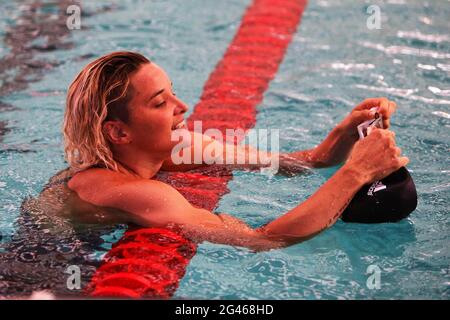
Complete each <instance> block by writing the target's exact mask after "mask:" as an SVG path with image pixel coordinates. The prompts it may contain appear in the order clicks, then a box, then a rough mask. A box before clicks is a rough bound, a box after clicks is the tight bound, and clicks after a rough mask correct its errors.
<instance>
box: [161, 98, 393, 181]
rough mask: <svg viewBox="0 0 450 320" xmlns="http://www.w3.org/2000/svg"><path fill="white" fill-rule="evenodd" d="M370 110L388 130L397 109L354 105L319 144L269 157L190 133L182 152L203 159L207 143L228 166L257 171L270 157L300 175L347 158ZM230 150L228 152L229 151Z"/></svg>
mask: <svg viewBox="0 0 450 320" xmlns="http://www.w3.org/2000/svg"><path fill="white" fill-rule="evenodd" d="M373 107H379V111H378V112H379V113H380V114H381V115H382V116H383V126H384V128H385V129H387V128H389V125H390V117H391V115H392V114H393V113H394V112H395V110H396V108H397V106H396V104H395V103H394V102H392V101H389V100H388V99H386V98H371V99H366V100H364V101H363V102H361V103H360V104H359V105H357V106H356V107H355V108H354V109H353V110H352V111H351V112H350V113H349V115H348V116H347V117H346V118H345V119H344V120H343V121H342V122H341V123H339V124H338V125H337V126H336V127H335V128H334V129H333V130H332V131H331V132H330V133H329V134H328V136H327V137H326V138H325V139H324V140H323V142H322V143H320V144H319V145H318V146H316V147H314V148H312V149H308V150H301V151H294V152H291V153H279V154H270V153H268V152H264V151H261V150H257V149H255V148H253V147H251V146H248V145H243V146H236V147H234V146H231V147H230V145H227V144H222V143H221V142H219V141H217V140H213V139H211V138H210V137H208V136H205V135H201V134H194V133H193V132H192V133H191V137H192V138H191V146H190V147H188V148H186V152H188V153H191V159H194V153H195V151H196V148H199V149H201V151H200V152H199V154H200V155H202V156H203V155H204V154H205V150H206V149H207V148H209V150H212V149H213V148H211V146H210V144H211V143H215V144H216V145H217V144H221V145H222V147H219V148H218V150H222V153H221V154H220V156H221V157H222V159H224V160H223V163H225V164H229V165H230V164H231V163H232V164H233V165H232V166H233V167H234V168H249V169H257V168H261V167H265V166H268V165H269V164H270V163H271V161H272V162H273V160H268V159H270V158H271V157H273V158H272V159H275V158H277V159H278V161H279V168H280V171H281V172H285V173H297V172H303V171H304V170H305V168H324V167H330V166H334V165H337V164H340V163H342V162H344V161H345V160H346V159H347V158H348V155H349V154H350V152H351V150H352V148H353V146H354V144H355V142H356V141H357V140H358V133H357V129H356V127H357V125H359V124H360V123H361V122H364V121H366V120H368V119H372V118H373V117H374V115H373V114H371V113H370V109H371V108H373ZM230 150H231V151H232V152H230ZM206 154H208V152H206ZM250 154H253V155H254V157H253V159H257V161H256V162H254V161H249V159H250ZM242 155H244V158H245V161H244V163H243V164H240V165H236V164H237V158H238V157H241V159H242ZM209 158H211V157H209ZM203 160H205V159H203ZM206 164H207V162H206V161H202V162H201V163H200V164H180V165H175V164H174V163H173V162H172V161H171V159H168V160H167V161H166V162H165V163H164V164H163V167H162V169H163V170H166V171H184V170H191V169H195V168H197V167H200V166H204V165H206Z"/></svg>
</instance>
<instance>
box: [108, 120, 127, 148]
mask: <svg viewBox="0 0 450 320" xmlns="http://www.w3.org/2000/svg"><path fill="white" fill-rule="evenodd" d="M103 134H104V136H105V139H106V140H108V141H109V142H111V143H114V144H127V143H130V142H131V135H130V134H129V132H128V130H127V127H126V125H125V124H124V123H123V122H122V121H106V122H105V123H104V124H103Z"/></svg>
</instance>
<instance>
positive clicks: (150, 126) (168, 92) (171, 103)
mask: <svg viewBox="0 0 450 320" xmlns="http://www.w3.org/2000/svg"><path fill="white" fill-rule="evenodd" d="M130 84H131V87H132V89H131V90H132V98H131V100H130V101H129V103H128V110H129V120H128V122H127V123H126V124H123V123H121V127H122V131H123V132H122V135H123V139H122V140H117V141H114V142H113V143H116V144H127V145H129V146H133V147H134V149H135V150H137V151H138V152H143V153H153V154H155V153H157V154H158V155H161V156H170V153H171V151H172V148H173V147H174V146H175V145H176V144H177V143H178V141H171V135H172V131H173V130H174V127H175V126H176V125H178V124H179V123H180V122H182V121H183V120H184V113H185V112H186V111H187V109H188V107H187V105H186V104H185V103H184V102H183V101H181V100H180V99H179V98H177V97H176V96H175V93H174V92H173V88H172V82H171V81H170V79H169V77H168V76H167V74H166V73H165V72H164V70H163V69H161V68H160V67H159V66H157V65H156V64H155V63H153V62H152V63H147V64H144V65H142V66H141V67H140V68H139V69H138V70H137V72H136V73H135V74H133V75H132V76H131V78H130Z"/></svg>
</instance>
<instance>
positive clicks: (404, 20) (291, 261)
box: [0, 0, 450, 299]
mask: <svg viewBox="0 0 450 320" xmlns="http://www.w3.org/2000/svg"><path fill="white" fill-rule="evenodd" d="M44 3H46V5H44V6H43V7H41V8H40V9H39V10H38V14H39V15H40V16H41V18H42V19H43V20H45V19H48V23H47V25H48V24H51V23H55V24H57V22H55V21H58V18H57V16H56V18H54V19H53V18H52V14H53V15H57V13H58V9H57V7H56V5H55V4H53V3H52V2H50V1H44ZM249 3H250V1H248V0H246V1H238V0H234V1H229V0H228V1H189V2H187V1H183V0H174V1H159V0H157V1H156V0H155V1H131V0H129V1H121V2H120V4H118V3H117V2H114V3H113V2H107V1H99V2H97V1H96V2H95V4H92V3H90V2H86V4H84V6H83V11H84V12H87V13H89V14H87V15H85V16H83V18H82V30H74V31H70V32H69V31H61V33H60V35H59V36H58V37H56V39H53V38H51V37H40V38H41V39H38V40H33V41H28V40H23V39H22V41H24V42H26V41H28V42H26V43H25V44H26V46H25V48H22V51H24V52H26V54H22V55H16V57H17V59H19V62H20V63H18V64H17V65H18V66H14V67H10V68H9V67H8V65H7V60H5V58H6V57H7V56H8V54H9V53H10V52H13V51H14V50H20V39H19V40H17V39H16V40H15V41H10V40H8V39H10V38H9V36H8V31H7V30H8V28H9V29H11V28H12V30H15V33H14V34H16V35H17V34H19V31H20V30H22V29H20V26H21V24H23V23H24V22H23V21H25V22H26V14H27V11H29V10H30V9H29V8H27V7H24V6H23V5H19V2H15V1H11V2H1V3H0V25H1V28H0V37H2V38H4V39H5V40H4V41H2V44H1V45H0V59H2V66H1V67H0V68H1V69H0V88H3V89H2V91H1V98H0V236H1V240H0V241H1V243H2V246H3V249H2V246H0V253H3V254H7V253H8V250H11V248H13V249H14V250H17V252H19V253H21V254H19V257H21V259H22V260H23V261H18V262H17V264H14V266H18V267H17V268H16V270H15V273H14V272H13V271H8V272H10V275H11V274H15V275H16V277H10V278H9V279H8V281H6V282H5V281H3V282H2V279H1V278H0V295H2V294H20V293H21V292H27V287H32V285H35V286H36V287H39V284H36V283H37V282H38V281H36V278H38V279H43V280H42V281H43V282H46V281H47V282H51V281H50V280H48V279H46V278H45V274H46V270H47V269H46V268H49V266H47V265H45V264H43V263H42V262H37V261H36V262H35V263H36V265H37V266H40V268H41V269H43V270H42V271H40V272H39V271H37V270H38V269H39V268H33V266H34V264H33V261H34V260H33V259H31V258H30V259H28V264H27V257H28V256H27V255H26V254H25V253H28V252H32V251H33V248H35V249H36V248H37V247H38V246H37V245H36V246H34V247H33V246H32V245H30V243H28V244H26V245H25V244H23V243H24V242H26V241H24V239H21V238H20V234H19V235H18V232H19V230H21V229H18V228H19V227H18V225H20V224H18V223H17V218H18V217H19V216H20V206H21V204H22V201H23V200H24V199H25V198H26V197H27V196H30V195H31V196H35V195H37V194H38V193H39V192H40V190H41V188H42V186H43V185H44V184H45V182H46V181H47V180H48V178H50V177H51V176H52V175H53V174H54V173H55V172H56V171H57V170H60V169H62V168H64V167H65V164H64V159H63V153H62V146H61V134H60V126H61V120H62V116H63V111H64V99H65V90H66V88H67V86H68V85H69V83H70V82H71V80H72V79H73V77H74V76H75V75H76V74H77V73H78V72H79V70H81V68H82V67H83V66H84V65H85V64H86V63H88V62H89V61H90V60H91V59H93V58H94V57H97V56H100V55H102V54H104V53H107V52H110V51H114V50H119V49H126V50H135V51H139V52H141V53H143V54H144V55H146V56H148V57H149V58H151V59H152V60H154V61H155V62H157V63H158V64H159V65H161V66H162V67H163V68H165V69H166V70H167V72H168V74H169V75H170V76H171V78H172V80H173V82H174V86H175V90H176V92H177V95H178V96H180V97H181V98H182V99H184V100H185V101H186V102H187V103H188V104H189V105H190V106H194V105H195V103H196V102H197V101H198V99H199V96H200V94H201V91H202V86H203V84H204V82H205V81H206V79H207V77H208V75H209V73H210V72H211V71H212V70H213V69H214V66H215V64H216V63H217V61H219V60H220V58H221V57H222V55H223V53H224V51H225V49H226V47H227V46H228V44H229V42H230V41H231V39H232V37H233V35H234V33H235V31H236V30H237V27H238V26H239V22H240V19H241V16H242V14H243V12H244V10H245V8H246V6H247V5H248V4H249ZM377 3H378V4H379V6H380V8H381V13H382V22H381V27H382V28H381V29H380V30H369V29H368V28H366V19H367V17H368V15H367V13H366V8H367V6H368V4H366V3H364V2H362V1H361V2H356V1H345V0H341V1H338V0H335V1H314V2H313V1H311V3H309V5H308V7H307V9H306V11H305V13H304V15H303V19H302V22H301V24H300V27H299V29H298V31H297V33H296V34H295V36H294V39H293V41H292V43H291V45H290V47H289V50H288V52H287V54H286V56H285V59H284V62H283V64H282V65H281V67H280V70H279V72H278V73H277V75H276V78H275V79H274V80H273V82H272V83H271V86H270V88H269V89H268V91H267V92H266V94H265V97H264V101H263V103H262V104H261V105H260V106H259V107H258V111H259V113H258V117H257V125H256V128H277V129H280V138H281V149H282V150H283V151H294V150H298V149H306V148H310V147H313V146H314V145H316V144H318V143H319V142H320V141H321V139H323V138H324V137H325V136H326V134H327V133H328V132H329V131H330V130H331V129H332V128H333V126H334V125H336V124H337V123H338V122H339V121H340V120H341V119H342V118H343V117H344V116H345V115H346V114H347V113H348V112H349V111H350V110H351V108H352V107H353V106H355V105H356V103H358V102H360V101H362V100H363V99H365V98H367V97H372V96H387V97H389V98H390V99H393V100H395V101H396V102H397V104H398V112H397V114H396V115H395V116H394V118H393V119H392V129H393V130H394V131H395V132H396V133H397V142H398V144H399V146H400V147H401V148H402V150H403V152H404V154H405V155H407V156H408V157H409V158H410V164H409V165H408V169H409V170H410V172H411V175H412V176H413V179H414V181H415V183H416V187H417V191H418V194H419V203H418V207H417V209H416V211H415V212H413V213H412V215H411V216H410V218H408V219H407V220H404V221H402V222H400V223H395V224H378V225H362V224H346V223H343V222H338V223H337V224H336V225H335V226H333V227H332V228H331V229H329V230H327V231H325V232H323V233H322V234H320V235H319V236H317V237H315V238H314V239H312V240H309V241H308V242H305V243H302V244H298V245H295V246H292V247H289V248H286V249H282V250H274V251H270V252H263V253H252V252H250V251H248V250H246V249H242V248H234V247H230V246H225V245H216V244H211V243H204V244H202V245H200V246H199V249H198V253H197V254H196V256H195V257H194V258H193V259H192V261H191V263H190V265H189V267H188V269H187V273H186V276H185V277H184V278H183V279H182V281H181V283H180V287H179V289H178V290H177V292H176V295H175V298H211V299H214V298H218V299H232V298H243V299H365V298H370V299H406V298H413V299H414V298H424V299H448V298H449V297H450V274H449V273H450V270H449V262H450V250H449V241H450V232H449V225H450V217H449V209H448V201H449V199H450V160H449V156H448V155H449V151H450V134H449V133H450V130H449V129H450V32H449V31H450V26H449V22H448V16H449V15H450V4H449V3H448V1H433V2H431V1H428V2H427V1H408V2H406V1H400V0H395V1H383V2H381V1H379V2H377V1H373V3H371V4H377ZM52 19H53V20H52ZM60 19H61V18H60ZM21 21H22V22H21ZM45 21H47V20H45ZM52 21H53V22H52ZM63 23H65V22H64V21H63ZM61 30H62V29H61ZM48 42H52V43H54V44H55V45H54V46H55V48H53V49H52V48H51V46H50V47H48V46H47V48H46V46H45V44H46V43H48ZM18 47H19V48H18ZM30 48H31V49H30ZM33 48H34V49H33ZM30 53H31V54H30ZM20 59H22V60H20ZM8 63H10V62H8ZM33 63H34V64H38V65H39V66H43V67H42V68H40V69H43V70H46V71H45V72H44V73H43V74H39V72H38V71H36V69H37V68H33V67H30V68H28V69H26V71H27V72H26V74H25V75H24V76H23V77H21V78H23V79H19V80H20V81H19V80H14V77H15V76H17V75H18V74H19V75H20V74H21V69H20V68H21V66H23V65H32V64H33ZM8 86H9V87H10V88H12V89H8V90H7V89H5V88H6V87H8ZM191 111H192V109H191ZM335 170H336V168H331V169H324V170H315V171H313V172H312V173H310V174H308V175H302V176H296V177H292V178H287V177H282V176H268V175H263V174H259V173H255V172H241V171H240V172H235V175H234V179H233V180H232V181H231V182H230V183H229V187H230V190H231V192H230V193H229V194H227V195H226V196H225V197H223V199H222V200H221V201H220V205H219V207H218V209H217V212H227V213H230V214H234V215H236V216H237V217H239V218H242V219H244V220H245V221H247V222H248V223H249V224H250V225H252V226H259V225H261V224H264V223H266V222H267V221H269V220H271V219H274V218H276V217H278V216H280V215H281V214H282V213H283V212H285V211H287V210H289V209H291V208H293V207H294V206H295V205H296V204H298V203H299V202H301V201H303V200H305V199H307V198H308V197H309V195H311V194H312V193H313V192H314V191H315V190H316V189H317V188H318V187H319V186H320V185H321V184H322V183H324V182H325V181H326V179H327V178H329V177H330V176H331V175H332V174H333V172H334V171H335ZM25 225H26V224H25ZM122 230H123V229H121V228H118V229H116V231H115V232H111V230H105V231H104V232H103V234H104V235H103V241H102V242H100V243H95V244H91V245H90V244H89V239H90V238H89V236H86V237H84V238H83V239H81V243H82V245H81V247H83V246H84V247H83V249H82V250H81V251H80V252H81V253H82V254H83V255H84V258H86V259H90V260H92V261H93V262H92V264H91V266H90V267H89V268H91V269H92V265H95V261H98V259H100V257H101V256H102V253H104V252H105V250H108V248H110V246H111V244H112V243H113V242H114V241H115V240H116V239H117V238H119V237H120V234H121V232H122ZM74 237H76V235H73V234H68V235H67V237H65V238H64V239H66V240H67V239H69V240H70V241H68V242H67V243H68V244H73V243H75V242H76V241H75V242H74V241H73V239H74ZM42 239H46V240H45V243H46V245H48V246H50V248H52V246H53V247H56V248H58V250H59V251H58V252H65V251H64V250H66V249H67V250H66V251H70V248H66V249H64V246H63V245H61V243H63V244H64V240H62V239H63V238H60V239H58V240H57V241H56V242H58V243H53V242H52V240H51V239H49V238H48V237H47V238H46V237H45V236H44V235H42ZM42 239H41V238H40V234H37V235H35V237H34V238H33V239H32V240H30V239H28V241H29V242H31V243H33V241H36V243H41V242H43V240H42ZM47 240H48V241H47ZM21 241H22V242H21ZM54 242H55V241H54ZM11 243H13V244H17V245H13V246H11V245H9V246H8V244H11ZM76 243H79V242H76ZM27 246H28V247H27ZM25 247H27V250H25V249H24V248H25ZM39 247H40V246H39ZM48 251H50V249H48ZM28 258H29V257H28ZM73 261H75V260H73ZM19 262H20V263H22V264H20V263H19ZM24 265H27V267H24ZM370 265H376V266H378V267H379V268H380V270H381V278H380V279H381V288H380V289H378V290H376V289H369V288H368V287H367V285H366V281H367V279H368V274H366V271H367V268H368V266H370ZM5 266H7V265H6V264H5V263H4V264H3V265H1V267H2V268H4V267H5ZM30 266H31V267H30ZM22 267H23V269H20V268H22ZM87 268H88V267H87ZM0 274H1V272H0ZM11 278H13V279H16V280H15V282H16V283H13V282H14V281H13V280H11ZM55 279H56V278H55ZM57 279H59V278H57ZM3 280H4V279H3ZM55 281H56V280H55ZM58 281H59V280H58ZM2 283H3V284H2ZM53 285H54V284H53V283H48V284H47V287H48V288H52V286H53ZM22 287H23V288H22ZM11 288H14V289H11ZM21 290H22V291H21Z"/></svg>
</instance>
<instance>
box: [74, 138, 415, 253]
mask: <svg viewBox="0 0 450 320" xmlns="http://www.w3.org/2000/svg"><path fill="white" fill-rule="evenodd" d="M407 162H408V159H407V158H405V157H400V149H398V148H397V147H396V146H395V140H394V134H393V133H392V132H389V131H387V130H378V129H377V130H374V131H373V132H372V133H371V134H370V136H369V137H367V138H366V139H364V140H363V141H360V142H358V143H357V146H355V149H354V150H353V151H352V155H351V157H350V159H349V161H347V163H346V164H345V165H344V166H342V167H341V168H340V169H339V170H338V171H337V172H336V173H335V174H334V175H333V176H332V177H331V178H330V179H329V180H328V181H327V182H326V183H325V184H324V185H322V186H321V187H320V188H319V189H318V190H317V191H316V192H315V193H314V194H313V195H312V196H311V197H310V198H309V199H307V200H306V201H304V202H303V203H301V204H299V205H298V206H297V207H295V208H294V209H292V210H290V211H289V212H287V213H285V214H284V215H282V216H281V217H280V218H277V219H275V220H273V221H271V222H270V223H268V224H267V225H265V226H264V227H261V228H256V229H253V228H250V227H249V226H247V225H246V224H245V223H244V222H243V221H241V220H239V219H237V218H233V217H231V216H229V215H226V214H222V215H215V214H213V213H211V212H209V211H207V210H204V209H198V208H195V207H193V206H192V205H191V204H190V203H189V202H188V201H187V200H186V199H185V198H184V197H183V196H182V195H181V194H180V193H178V191H176V190H175V189H173V188H172V187H170V186H168V185H166V184H163V183H161V182H158V181H152V180H145V179H142V180H129V181H127V182H125V183H119V184H115V186H111V185H110V187H108V188H97V189H98V190H99V191H98V192H99V193H98V194H97V195H96V196H95V198H91V199H86V200H87V201H89V202H91V203H93V204H96V205H98V206H103V207H111V208H116V209H119V210H121V211H123V212H127V213H128V214H129V215H128V217H127V221H125V222H133V223H136V224H139V225H142V226H160V227H163V226H167V225H168V224H175V225H179V226H181V227H182V229H183V230H184V231H185V232H186V233H187V234H188V235H189V236H190V237H192V238H195V239H197V240H199V241H204V240H206V241H211V242H215V243H223V244H229V245H236V246H243V247H248V248H251V249H254V250H267V249H271V248H277V247H284V246H288V245H291V244H295V243H298V242H302V241H304V240H307V239H309V238H311V237H313V236H315V235H316V234H318V233H320V232H321V231H323V230H324V229H326V228H328V227H330V226H331V225H333V224H334V223H335V222H336V220H337V219H338V218H339V217H340V215H341V214H342V212H343V211H344V209H345V208H346V207H347V205H348V204H349V202H350V201H351V199H352V198H353V196H354V195H355V193H356V192H357V191H358V190H359V189H360V188H361V187H362V186H363V185H364V184H366V183H369V182H371V181H373V180H377V179H381V178H383V177H385V176H387V175H388V174H390V173H392V172H394V171H395V170H398V168H400V167H402V166H404V165H406V164H407ZM80 196H81V197H83V195H80ZM85 196H86V197H92V195H91V194H86V195H85Z"/></svg>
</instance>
